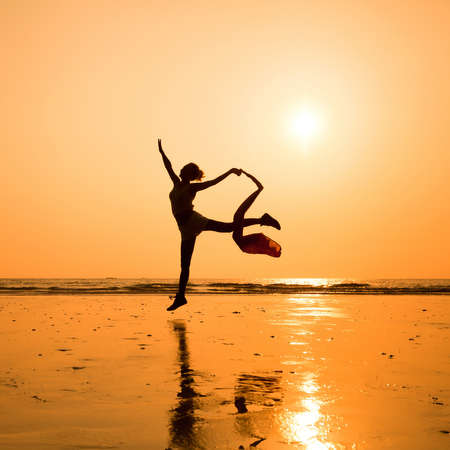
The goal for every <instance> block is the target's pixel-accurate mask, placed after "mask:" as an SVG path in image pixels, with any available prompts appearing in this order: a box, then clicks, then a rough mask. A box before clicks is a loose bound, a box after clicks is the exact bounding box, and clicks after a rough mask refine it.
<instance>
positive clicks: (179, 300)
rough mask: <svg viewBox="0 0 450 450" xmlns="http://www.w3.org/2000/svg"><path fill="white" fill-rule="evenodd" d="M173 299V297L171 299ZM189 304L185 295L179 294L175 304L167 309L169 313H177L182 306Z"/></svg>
mask: <svg viewBox="0 0 450 450" xmlns="http://www.w3.org/2000/svg"><path fill="white" fill-rule="evenodd" d="M171 298H173V297H171ZM186 303H187V300H186V297H185V296H184V295H180V294H177V295H176V296H175V300H174V301H173V303H172V304H171V305H170V306H169V307H168V308H167V311H175V310H176V309H177V308H179V307H180V306H183V305H185V304H186Z"/></svg>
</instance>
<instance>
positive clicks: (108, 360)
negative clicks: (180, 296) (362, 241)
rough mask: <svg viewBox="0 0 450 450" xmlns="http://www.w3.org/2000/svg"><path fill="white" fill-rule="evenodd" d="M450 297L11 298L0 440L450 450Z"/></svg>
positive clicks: (5, 313) (0, 302)
mask: <svg viewBox="0 0 450 450" xmlns="http://www.w3.org/2000/svg"><path fill="white" fill-rule="evenodd" d="M449 300H450V299H449V297H448V296H431V295H430V296H381V295H380V296H370V295H361V296H357V295H354V296H352V295H340V296H337V295H334V296H333V295H309V296H306V295H302V296H286V295H274V296H256V295H242V296H239V295H197V296H191V297H190V298H189V302H190V303H189V304H188V305H187V306H185V307H183V308H181V309H180V310H178V311H176V312H175V313H167V312H166V311H165V307H166V306H167V305H168V304H169V299H168V298H167V297H163V296H155V295H147V296H141V295H132V296H128V295H117V296H116V295H108V296H97V295H88V296H77V295H72V296H2V297H0V325H1V328H0V337H1V344H0V345H1V352H0V362H1V364H0V399H1V400H0V448H1V449H7V450H14V449H21V450H23V449H30V450H31V449H33V450H38V449H58V450H59V449H68V450H69V449H124V450H125V449H167V448H171V449H197V448H198V449H200V448H202V449H216V448H217V449H239V448H241V449H242V448H243V449H258V450H262V449H284V448H300V449H307V450H319V449H377V450H379V449H397V450H402V449H405V450H406V449H408V450H413V449H416V450H426V449H434V450H439V449H448V448H450V434H449V431H450V410H449V404H450V359H449V348H450V347H449V335H450V333H449V330H450V320H449V308H448V305H449Z"/></svg>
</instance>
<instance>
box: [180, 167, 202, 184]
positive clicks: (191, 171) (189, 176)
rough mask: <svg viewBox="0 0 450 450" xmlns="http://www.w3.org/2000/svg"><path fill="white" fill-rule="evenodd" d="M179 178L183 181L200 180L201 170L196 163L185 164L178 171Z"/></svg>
mask: <svg viewBox="0 0 450 450" xmlns="http://www.w3.org/2000/svg"><path fill="white" fill-rule="evenodd" d="M180 178H181V179H182V180H183V181H194V180H201V179H202V178H203V170H201V169H200V167H198V166H197V164H194V163H189V164H186V165H185V166H184V167H183V168H182V169H181V171H180Z"/></svg>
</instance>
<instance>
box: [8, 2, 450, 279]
mask: <svg viewBox="0 0 450 450" xmlns="http://www.w3.org/2000/svg"><path fill="white" fill-rule="evenodd" d="M212 5H213V6H212ZM449 30H450V3H449V2H448V0H441V1H439V0H433V1H432V2H429V1H425V0H424V1H413V0H409V1H397V2H394V5H393V4H392V2H391V1H377V2H369V1H367V2H361V1H360V0H353V1H350V0H347V1H340V0H338V1H336V0H329V1H323V0H319V1H315V2H310V1H300V0H295V1H283V0H281V1H279V2H274V1H261V0H258V1H226V2H225V1H223V2H222V1H216V2H211V1H203V2H198V1H189V2H187V1H135V0H126V1H125V0H124V1H120V0H119V1H106V0H105V1H96V0H89V1H67V2H59V1H43V0H41V1H39V2H34V1H31V0H29V1H25V0H23V1H17V0H4V1H2V2H1V5H0V42H1V43H2V44H1V46H2V53H1V59H2V61H1V64H2V67H3V70H2V71H1V74H0V83H1V86H2V108H1V109H0V115H1V117H0V119H1V120H0V148H1V160H0V161H1V167H2V177H1V178H0V180H1V181H0V183H1V185H0V202H1V205H2V211H3V220H2V227H1V234H0V252H1V258H0V276H2V277H103V276H123V277H141V276H145V277H176V276H178V268H179V261H178V258H179V249H178V248H179V235H178V230H177V227H176V224H175V221H174V220H173V218H172V217H171V213H170V205H169V200H168V192H169V190H170V188H171V182H170V180H169V178H168V176H167V174H166V173H165V171H164V169H163V166H162V163H161V161H160V156H159V154H158V152H157V146H156V140H157V138H158V137H161V138H162V140H163V144H164V148H165V150H166V152H167V154H168V156H169V157H170V158H171V160H172V162H173V165H174V168H175V169H176V170H177V172H178V170H179V169H180V168H181V166H182V165H183V164H185V163H186V162H189V161H195V162H197V163H198V164H199V165H200V167H202V168H203V170H204V171H205V173H206V176H207V177H208V176H209V177H215V176H217V175H219V174H220V173H222V172H224V171H225V170H227V169H229V168H230V167H242V168H244V169H246V170H248V171H250V172H252V173H253V174H254V175H256V176H257V177H259V178H260V180H261V181H262V182H263V184H264V186H265V190H264V191H263V193H262V194H261V196H260V198H259V199H258V200H257V202H256V203H255V205H254V206H253V207H252V209H251V210H250V212H252V213H254V214H255V215H260V214H262V213H263V212H265V211H268V212H270V213H271V214H272V215H274V216H275V217H277V218H278V219H279V220H280V222H281V223H282V227H283V229H282V231H281V232H279V231H276V230H272V229H268V230H267V234H268V235H270V236H271V237H272V238H273V239H275V240H276V241H278V242H280V243H281V244H282V246H283V255H282V257H281V258H280V259H279V260H277V259H272V258H268V257H266V256H252V255H246V254H243V253H242V252H240V250H239V249H238V248H237V246H236V245H235V244H234V242H233V241H232V240H231V237H230V236H228V235H218V234H215V233H212V232H208V233H204V234H203V235H202V236H200V238H199V239H198V241H197V248H196V252H195V254H194V258H193V262H192V268H191V276H192V277H193V278H195V277H197V278H200V277H222V278H226V277H240V276H244V277H280V276H281V277H314V276H316V277H327V276H341V277H362V278H377V277H436V278H438V277H450V258H449V255H450V232H449V230H450V210H449V198H450V182H449V173H450V170H449V169H450V82H449V80H450V58H449V55H450V31H449ZM305 105H306V106H308V107H310V108H312V109H313V110H316V111H318V114H319V115H320V117H321V119H322V120H323V127H322V129H321V131H320V132H319V133H317V135H316V136H315V137H314V138H313V139H311V141H310V142H309V144H308V146H307V148H305V146H304V145H303V144H302V142H301V141H300V140H299V139H298V138H295V137H294V136H293V135H289V133H288V132H287V131H286V124H287V123H288V122H289V121H290V120H291V118H292V114H293V111H296V110H298V109H299V108H302V107H304V106H305ZM252 189H253V186H252V185H251V183H250V181H249V180H248V179H244V178H243V177H241V178H237V177H234V178H230V179H227V180H226V181H224V182H223V183H222V184H220V185H218V186H216V187H214V188H212V189H210V190H208V191H204V192H201V193H199V195H198V197H197V199H196V201H195V206H196V208H197V210H199V211H200V212H201V213H202V214H204V215H206V216H208V217H212V218H215V219H218V220H230V219H231V217H232V214H233V212H234V209H235V208H236V207H237V206H238V205H239V203H240V202H241V201H242V199H243V198H244V197H245V196H247V195H248V194H249V193H250V192H251V191H252ZM250 230H251V229H250ZM255 230H256V228H255ZM258 230H259V228H258Z"/></svg>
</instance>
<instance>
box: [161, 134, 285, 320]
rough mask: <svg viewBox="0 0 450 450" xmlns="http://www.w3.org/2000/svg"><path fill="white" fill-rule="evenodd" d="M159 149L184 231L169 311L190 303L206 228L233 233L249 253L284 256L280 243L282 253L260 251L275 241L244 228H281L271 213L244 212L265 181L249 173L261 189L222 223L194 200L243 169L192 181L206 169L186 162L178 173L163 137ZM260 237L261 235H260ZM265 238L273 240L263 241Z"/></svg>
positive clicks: (171, 198)
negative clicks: (194, 262)
mask: <svg viewBox="0 0 450 450" xmlns="http://www.w3.org/2000/svg"><path fill="white" fill-rule="evenodd" d="M158 147H159V152H160V153H161V156H162V159H163V163H164V167H165V168H166V170H167V172H168V174H169V176H170V178H171V180H172V182H173V188H172V191H171V192H170V194H169V198H170V203H171V206H172V213H173V215H174V217H175V220H176V221H177V224H178V228H179V230H180V232H181V273H180V280H179V286H178V292H177V294H176V296H175V299H174V302H173V304H172V305H170V306H169V307H168V308H167V310H168V311H173V310H175V309H177V308H179V307H180V306H182V305H185V304H186V303H187V300H186V297H185V292H186V285H187V282H188V279H189V268H190V264H191V258H192V253H193V251H194V247H195V240H196V238H197V236H198V235H199V234H200V233H201V232H202V231H208V230H209V231H216V232H219V233H233V239H234V240H235V242H236V243H237V244H238V246H239V248H241V250H243V251H245V252H247V253H265V254H269V255H271V256H280V249H281V248H280V246H279V245H278V244H276V243H275V244H276V246H278V249H279V250H278V254H275V253H276V252H275V253H274V252H273V251H272V250H270V252H272V253H273V254H272V253H270V252H269V250H264V251H257V250H258V248H259V247H261V248H263V249H266V248H267V246H268V245H269V246H270V243H269V241H270V242H273V241H271V240H270V239H269V238H266V237H265V236H264V235H263V234H262V233H255V234H254V235H248V236H243V235H242V229H243V228H244V227H248V226H250V225H257V224H259V225H267V226H272V227H275V228H277V229H280V224H279V223H278V221H277V220H275V219H274V218H273V217H272V216H270V215H269V214H267V213H266V214H263V215H262V216H261V217H260V218H259V219H258V218H252V219H245V218H244V214H245V212H246V211H247V209H248V208H249V207H250V205H251V204H252V203H253V202H254V201H255V199H256V197H257V196H258V195H259V193H260V192H261V190H262V189H263V187H262V185H261V183H259V181H258V180H256V178H254V177H253V176H251V175H249V174H247V173H246V175H247V176H249V177H250V178H251V179H252V180H253V181H254V182H255V183H256V185H257V186H258V189H257V190H256V191H255V192H254V193H253V194H252V195H251V196H250V197H249V198H248V199H247V200H245V202H244V203H243V204H242V205H241V206H240V207H239V208H238V210H237V211H236V213H235V215H234V221H233V222H219V221H217V220H212V219H208V218H206V217H204V216H202V215H201V214H199V213H198V212H196V211H194V206H193V204H192V201H193V200H194V198H195V195H196V194H197V192H198V191H202V190H203V189H207V188H209V187H211V186H214V185H216V184H217V183H219V182H220V181H222V180H224V179H225V178H226V177H228V176H229V175H231V174H235V175H241V173H242V170H240V169H230V170H228V171H227V172H225V173H224V174H223V175H220V176H218V177H217V178H215V179H213V180H210V181H204V182H199V183H192V182H193V181H196V180H201V179H202V178H203V172H202V171H201V170H200V169H199V167H198V166H197V164H194V163H189V164H186V165H185V166H184V167H183V168H182V169H181V171H180V176H177V175H176V174H175V172H174V171H173V169H172V164H171V162H170V161H169V159H168V158H167V156H166V155H165V153H164V151H163V149H162V145H161V139H158ZM257 236H259V237H257ZM264 238H266V240H267V239H269V240H268V241H266V242H265V244H264V243H263V241H264Z"/></svg>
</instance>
